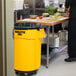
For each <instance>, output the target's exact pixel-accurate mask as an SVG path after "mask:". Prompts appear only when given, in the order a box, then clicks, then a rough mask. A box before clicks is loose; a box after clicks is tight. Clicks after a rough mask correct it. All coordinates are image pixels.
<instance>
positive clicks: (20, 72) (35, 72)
mask: <svg viewBox="0 0 76 76" xmlns="http://www.w3.org/2000/svg"><path fill="white" fill-rule="evenodd" d="M15 73H16V74H17V75H25V74H27V75H35V74H37V70H35V71H26V72H25V71H18V70H15Z"/></svg>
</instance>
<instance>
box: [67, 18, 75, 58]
mask: <svg viewBox="0 0 76 76" xmlns="http://www.w3.org/2000/svg"><path fill="white" fill-rule="evenodd" d="M68 32H69V39H68V54H69V57H70V58H76V19H70V20H69V25H68Z"/></svg>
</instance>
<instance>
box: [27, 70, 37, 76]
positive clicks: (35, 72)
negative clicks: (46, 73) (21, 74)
mask: <svg viewBox="0 0 76 76" xmlns="http://www.w3.org/2000/svg"><path fill="white" fill-rule="evenodd" d="M36 74H37V71H33V72H30V73H28V75H29V76H30V75H36Z"/></svg>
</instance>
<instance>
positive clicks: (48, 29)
mask: <svg viewBox="0 0 76 76" xmlns="http://www.w3.org/2000/svg"><path fill="white" fill-rule="evenodd" d="M46 29H47V65H46V68H48V66H49V63H50V62H49V34H50V26H47V28H46Z"/></svg>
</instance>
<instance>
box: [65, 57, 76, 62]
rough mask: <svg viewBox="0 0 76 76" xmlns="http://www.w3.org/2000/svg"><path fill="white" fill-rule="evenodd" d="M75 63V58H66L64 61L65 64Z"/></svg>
mask: <svg viewBox="0 0 76 76" xmlns="http://www.w3.org/2000/svg"><path fill="white" fill-rule="evenodd" d="M74 61H76V58H67V59H65V62H74Z"/></svg>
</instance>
